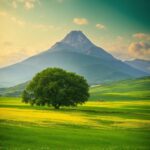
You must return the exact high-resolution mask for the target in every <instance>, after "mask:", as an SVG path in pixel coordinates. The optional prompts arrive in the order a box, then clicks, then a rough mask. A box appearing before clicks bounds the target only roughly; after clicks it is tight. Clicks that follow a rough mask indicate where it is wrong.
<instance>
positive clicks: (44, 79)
mask: <svg viewBox="0 0 150 150" xmlns="http://www.w3.org/2000/svg"><path fill="white" fill-rule="evenodd" d="M88 90H89V86H88V84H87V81H86V80H85V79H84V77H82V76H79V75H77V74H75V73H72V72H67V71H65V70H63V69H60V68H47V69H45V70H43V71H41V72H40V73H37V74H36V75H35V77H33V79H32V80H31V81H30V83H29V84H28V85H27V87H26V89H25V90H24V91H23V94H22V99H23V102H25V103H30V104H31V105H34V104H35V105H42V106H44V105H48V106H50V105H52V106H53V107H54V108H55V109H59V108H60V106H77V104H82V103H84V102H85V101H87V99H88V97H89V93H88Z"/></svg>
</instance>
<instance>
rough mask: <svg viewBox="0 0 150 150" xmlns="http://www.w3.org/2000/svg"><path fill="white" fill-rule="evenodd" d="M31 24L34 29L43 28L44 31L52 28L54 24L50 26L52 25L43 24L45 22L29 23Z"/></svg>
mask: <svg viewBox="0 0 150 150" xmlns="http://www.w3.org/2000/svg"><path fill="white" fill-rule="evenodd" d="M31 26H32V28H34V29H41V30H44V31H48V30H50V29H54V26H52V25H45V24H32V23H31Z"/></svg>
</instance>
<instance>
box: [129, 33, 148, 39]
mask: <svg viewBox="0 0 150 150" xmlns="http://www.w3.org/2000/svg"><path fill="white" fill-rule="evenodd" d="M132 36H133V37H134V38H137V39H144V40H150V35H149V34H145V33H135V34H133V35H132Z"/></svg>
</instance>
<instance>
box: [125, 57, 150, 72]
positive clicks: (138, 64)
mask: <svg viewBox="0 0 150 150" xmlns="http://www.w3.org/2000/svg"><path fill="white" fill-rule="evenodd" d="M125 63H127V64H128V65H130V66H131V67H134V68H136V69H139V70H141V71H144V72H147V73H149V74H150V61H149V60H142V59H134V60H131V61H125Z"/></svg>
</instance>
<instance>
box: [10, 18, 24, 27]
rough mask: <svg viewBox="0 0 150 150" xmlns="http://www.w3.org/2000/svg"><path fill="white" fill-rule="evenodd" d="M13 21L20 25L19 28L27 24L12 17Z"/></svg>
mask: <svg viewBox="0 0 150 150" xmlns="http://www.w3.org/2000/svg"><path fill="white" fill-rule="evenodd" d="M10 19H11V21H13V22H14V23H16V24H18V25H19V26H24V25H25V24H26V23H25V21H23V20H21V19H18V18H16V17H14V16H12V17H11V18H10Z"/></svg>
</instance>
